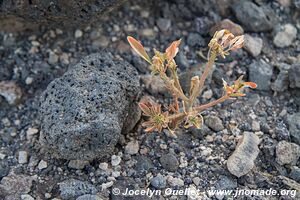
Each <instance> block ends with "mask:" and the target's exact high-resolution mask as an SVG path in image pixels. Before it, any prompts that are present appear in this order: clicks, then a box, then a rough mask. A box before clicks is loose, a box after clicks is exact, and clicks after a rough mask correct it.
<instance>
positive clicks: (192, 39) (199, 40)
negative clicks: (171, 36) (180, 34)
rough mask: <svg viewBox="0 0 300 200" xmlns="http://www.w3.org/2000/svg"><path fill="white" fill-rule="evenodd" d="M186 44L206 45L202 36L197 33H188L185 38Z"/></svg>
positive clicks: (193, 45)
mask: <svg viewBox="0 0 300 200" xmlns="http://www.w3.org/2000/svg"><path fill="white" fill-rule="evenodd" d="M187 44H188V45H189V46H192V47H204V46H206V43H205V41H204V38H203V37H202V36H201V35H200V34H198V33H190V34H189V35H188V38H187Z"/></svg>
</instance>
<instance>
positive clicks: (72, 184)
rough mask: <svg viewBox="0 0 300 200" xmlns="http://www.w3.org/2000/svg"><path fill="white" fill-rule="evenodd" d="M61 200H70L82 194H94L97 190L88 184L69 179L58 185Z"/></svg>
mask: <svg viewBox="0 0 300 200" xmlns="http://www.w3.org/2000/svg"><path fill="white" fill-rule="evenodd" d="M58 185H59V190H60V196H61V198H62V199H71V198H76V197H78V196H81V195H84V194H96V193H97V189H96V188H95V187H94V186H93V185H92V184H90V183H88V182H84V181H79V180H76V179H69V180H66V181H63V182H61V183H59V184H58Z"/></svg>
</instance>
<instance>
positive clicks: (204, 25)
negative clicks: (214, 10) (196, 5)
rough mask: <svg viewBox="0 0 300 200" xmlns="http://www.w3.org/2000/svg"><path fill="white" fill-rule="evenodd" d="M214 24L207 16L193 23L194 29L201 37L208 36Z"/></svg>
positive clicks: (198, 18)
mask: <svg viewBox="0 0 300 200" xmlns="http://www.w3.org/2000/svg"><path fill="white" fill-rule="evenodd" d="M212 25H213V22H212V21H211V20H210V19H209V18H208V17H206V16H203V17H197V18H196V19H195V20H194V22H193V27H194V29H195V31H196V32H197V33H199V34H200V35H208V33H209V30H210V28H211V27H212Z"/></svg>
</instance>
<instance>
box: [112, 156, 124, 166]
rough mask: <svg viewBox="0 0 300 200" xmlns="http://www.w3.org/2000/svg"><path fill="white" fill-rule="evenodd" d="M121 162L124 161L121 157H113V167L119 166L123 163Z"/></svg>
mask: <svg viewBox="0 0 300 200" xmlns="http://www.w3.org/2000/svg"><path fill="white" fill-rule="evenodd" d="M121 161H122V159H121V157H120V156H116V155H113V156H112V157H111V165H112V166H118V165H119V164H120V163H121Z"/></svg>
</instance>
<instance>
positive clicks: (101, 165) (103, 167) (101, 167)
mask: <svg viewBox="0 0 300 200" xmlns="http://www.w3.org/2000/svg"><path fill="white" fill-rule="evenodd" d="M107 168H108V163H106V162H103V163H100V164H99V169H102V170H104V171H106V170H107Z"/></svg>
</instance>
